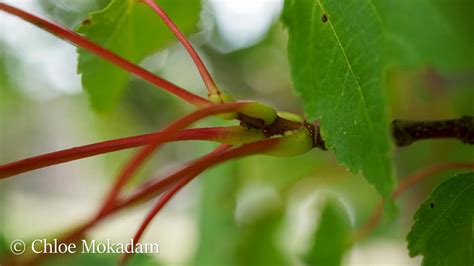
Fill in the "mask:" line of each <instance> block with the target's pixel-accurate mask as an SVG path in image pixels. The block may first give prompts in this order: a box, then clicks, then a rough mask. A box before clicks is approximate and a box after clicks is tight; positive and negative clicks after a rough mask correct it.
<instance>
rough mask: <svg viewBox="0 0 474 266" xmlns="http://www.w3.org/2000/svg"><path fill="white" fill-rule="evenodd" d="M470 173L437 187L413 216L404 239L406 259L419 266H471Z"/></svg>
mask: <svg viewBox="0 0 474 266" xmlns="http://www.w3.org/2000/svg"><path fill="white" fill-rule="evenodd" d="M473 195H474V172H471V173H467V174H460V175H457V176H455V177H453V178H451V179H448V180H447V181H445V182H444V183H442V184H441V185H439V186H438V187H437V188H436V189H435V190H434V191H433V192H432V193H431V195H430V196H429V197H428V199H426V200H425V202H423V204H422V205H421V206H420V208H419V209H418V211H417V212H416V214H415V218H414V219H415V224H414V225H413V227H412V228H411V231H410V233H409V234H408V236H407V241H408V250H409V251H410V256H411V257H415V256H417V255H423V262H422V265H473V263H474V256H473V254H474V238H473V236H474V231H473V230H474V227H473V225H474V196H473Z"/></svg>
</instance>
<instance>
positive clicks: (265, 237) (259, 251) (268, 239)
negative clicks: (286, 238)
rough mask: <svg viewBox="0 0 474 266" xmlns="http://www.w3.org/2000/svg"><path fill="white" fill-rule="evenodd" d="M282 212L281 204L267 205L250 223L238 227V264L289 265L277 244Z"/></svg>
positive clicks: (257, 265) (260, 265)
mask: <svg viewBox="0 0 474 266" xmlns="http://www.w3.org/2000/svg"><path fill="white" fill-rule="evenodd" d="M283 213H284V212H283V208H281V206H275V205H271V206H267V208H265V209H262V210H261V213H259V215H258V217H256V218H255V219H254V220H253V221H252V222H251V223H246V224H243V225H242V226H241V227H240V229H241V233H240V240H239V246H238V257H237V258H238V262H239V263H238V265H252V266H267V265H272V266H279V265H281V266H286V265H291V263H290V261H289V259H288V258H287V257H286V256H285V254H284V253H283V252H282V249H281V247H279V246H278V233H279V232H280V229H281V224H282V219H283Z"/></svg>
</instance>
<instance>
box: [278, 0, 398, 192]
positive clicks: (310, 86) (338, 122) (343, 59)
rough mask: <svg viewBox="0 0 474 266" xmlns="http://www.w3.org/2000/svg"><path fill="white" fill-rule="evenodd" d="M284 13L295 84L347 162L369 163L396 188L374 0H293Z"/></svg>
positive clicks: (372, 178) (375, 179)
mask: <svg viewBox="0 0 474 266" xmlns="http://www.w3.org/2000/svg"><path fill="white" fill-rule="evenodd" d="M285 3H286V4H285V9H284V14H283V19H284V22H285V24H286V25H287V27H288V32H289V40H288V56H289V60H290V65H291V74H292V79H293V84H294V86H295V89H296V90H297V91H298V92H299V93H300V94H301V95H302V98H303V101H304V106H305V111H306V113H307V114H308V116H309V117H310V118H311V119H315V118H320V119H321V134H322V136H323V138H324V140H325V141H326V145H327V147H328V148H330V149H332V150H334V152H335V154H336V156H337V158H338V160H339V162H341V163H342V164H344V165H346V166H347V167H348V168H349V169H350V170H351V171H353V172H358V171H359V170H362V172H363V174H364V176H365V177H366V178H367V180H368V181H369V182H370V183H372V184H373V185H374V186H375V187H376V188H377V190H378V191H379V192H380V193H381V194H383V195H389V194H390V192H391V190H392V188H393V178H392V167H391V163H390V160H389V153H390V141H391V140H390V135H389V123H388V115H387V108H386V106H387V104H386V99H385V89H384V86H383V82H382V76H383V71H384V62H383V57H384V47H383V44H384V39H383V34H382V30H381V25H380V23H379V20H378V19H377V14H376V10H374V7H373V6H372V5H371V4H370V3H369V2H368V1H355V0H350V1H328V0H290V1H286V2H285Z"/></svg>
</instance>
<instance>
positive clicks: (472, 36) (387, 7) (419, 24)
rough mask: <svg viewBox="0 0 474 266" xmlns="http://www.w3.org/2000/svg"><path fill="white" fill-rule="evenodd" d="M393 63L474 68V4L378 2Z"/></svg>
mask: <svg viewBox="0 0 474 266" xmlns="http://www.w3.org/2000/svg"><path fill="white" fill-rule="evenodd" d="M373 3H374V6H375V7H376V10H377V12H378V14H379V16H380V18H381V20H382V23H383V25H384V30H385V33H386V36H387V40H388V44H389V47H388V49H389V53H390V56H391V57H392V58H391V60H392V63H394V64H396V65H409V66H416V65H420V64H421V65H431V66H434V67H436V68H442V69H450V70H460V69H461V70H462V69H466V68H468V69H469V68H470V69H472V67H473V66H474V49H472V45H473V43H474V20H472V13H473V10H474V1H471V0H452V1H446V0H416V1H412V0H400V1H386V0H375V1H374V2H373Z"/></svg>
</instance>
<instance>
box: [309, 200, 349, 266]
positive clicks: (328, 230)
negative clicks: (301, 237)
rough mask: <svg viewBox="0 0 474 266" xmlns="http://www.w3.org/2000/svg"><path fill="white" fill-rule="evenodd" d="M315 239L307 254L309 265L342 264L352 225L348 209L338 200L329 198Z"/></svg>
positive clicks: (330, 265)
mask: <svg viewBox="0 0 474 266" xmlns="http://www.w3.org/2000/svg"><path fill="white" fill-rule="evenodd" d="M320 220H321V221H320V223H319V227H318V229H317V230H316V233H315V236H314V241H313V243H312V245H311V247H310V249H309V250H308V252H307V253H306V255H305V258H304V260H305V262H306V263H307V265H316V266H318V265H321V266H323V265H324V266H336V265H341V262H342V259H343V256H344V253H345V252H346V250H347V249H348V248H349V238H350V233H351V226H350V222H349V217H348V214H347V211H346V210H345V209H344V207H343V206H341V204H340V203H338V202H337V201H336V200H334V199H331V200H328V202H327V203H326V206H325V207H324V209H323V211H322V213H321V217H320Z"/></svg>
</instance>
